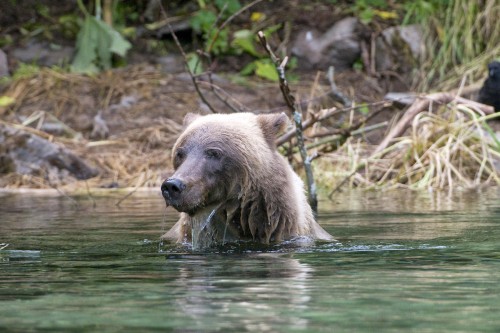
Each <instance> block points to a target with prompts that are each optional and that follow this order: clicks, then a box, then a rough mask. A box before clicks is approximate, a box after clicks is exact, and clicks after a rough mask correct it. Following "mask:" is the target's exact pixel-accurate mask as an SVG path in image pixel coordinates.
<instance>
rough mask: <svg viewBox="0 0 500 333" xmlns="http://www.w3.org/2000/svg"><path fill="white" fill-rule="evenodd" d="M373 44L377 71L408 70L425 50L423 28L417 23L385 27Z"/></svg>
mask: <svg viewBox="0 0 500 333" xmlns="http://www.w3.org/2000/svg"><path fill="white" fill-rule="evenodd" d="M375 45H376V49H375V50H376V51H375V52H376V53H375V66H376V70H377V71H386V70H397V71H398V72H401V71H402V72H408V71H409V70H410V69H411V68H414V65H415V64H416V62H417V61H418V60H419V59H420V57H421V56H422V55H423V53H424V51H425V45H424V37H423V30H422V27H421V26H420V25H417V24H414V25H407V26H398V27H390V28H387V29H385V30H384V31H382V33H381V35H380V36H379V37H378V38H377V40H376V43H375Z"/></svg>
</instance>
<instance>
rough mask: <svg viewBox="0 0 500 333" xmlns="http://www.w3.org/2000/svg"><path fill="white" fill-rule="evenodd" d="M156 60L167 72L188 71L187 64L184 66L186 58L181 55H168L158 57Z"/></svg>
mask: <svg viewBox="0 0 500 333" xmlns="http://www.w3.org/2000/svg"><path fill="white" fill-rule="evenodd" d="M155 62H156V63H157V64H158V65H160V66H161V69H162V71H163V72H165V73H169V74H178V73H183V72H185V71H186V66H184V59H182V56H179V55H167V56H164V57H158V58H156V60H155Z"/></svg>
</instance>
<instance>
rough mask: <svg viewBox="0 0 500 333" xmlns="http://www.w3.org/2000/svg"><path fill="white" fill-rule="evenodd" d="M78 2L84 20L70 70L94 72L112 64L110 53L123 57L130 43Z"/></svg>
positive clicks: (107, 67)
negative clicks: (83, 14)
mask: <svg viewBox="0 0 500 333" xmlns="http://www.w3.org/2000/svg"><path fill="white" fill-rule="evenodd" d="M78 4H79V6H80V8H81V9H82V11H83V12H84V13H85V20H84V22H83V24H82V27H81V29H80V32H79V33H78V37H77V41H76V48H77V54H76V56H75V58H74V59H73V63H72V65H71V70H72V71H73V72H79V73H95V72H98V71H99V70H102V69H109V68H111V66H112V55H113V54H117V55H119V56H121V57H124V56H125V55H126V53H127V51H128V49H130V47H131V44H130V43H129V42H128V41H127V40H126V39H125V38H123V37H122V36H121V35H120V33H118V32H117V31H116V30H114V29H113V28H112V27H111V26H109V25H108V24H106V23H105V22H103V21H102V20H101V19H100V18H97V17H94V16H92V15H90V14H89V13H88V12H87V10H86V9H85V7H84V6H83V4H82V2H81V0H79V1H78Z"/></svg>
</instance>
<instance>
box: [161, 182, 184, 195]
mask: <svg viewBox="0 0 500 333" xmlns="http://www.w3.org/2000/svg"><path fill="white" fill-rule="evenodd" d="M185 188H186V184H184V183H183V182H182V181H181V180H180V179H177V178H170V179H167V180H165V181H164V182H163V184H162V185H161V194H162V195H163V197H164V198H165V199H171V200H172V199H178V198H179V196H180V194H181V193H182V191H183V190H184V189H185Z"/></svg>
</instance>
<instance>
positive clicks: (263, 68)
mask: <svg viewBox="0 0 500 333" xmlns="http://www.w3.org/2000/svg"><path fill="white" fill-rule="evenodd" d="M254 62H255V66H256V67H257V68H256V69H255V74H257V75H258V76H260V77H262V78H264V79H268V80H270V81H274V82H277V81H279V76H278V72H277V71H276V67H275V66H274V65H273V64H272V63H271V62H270V61H267V59H265V60H256V61H254Z"/></svg>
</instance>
